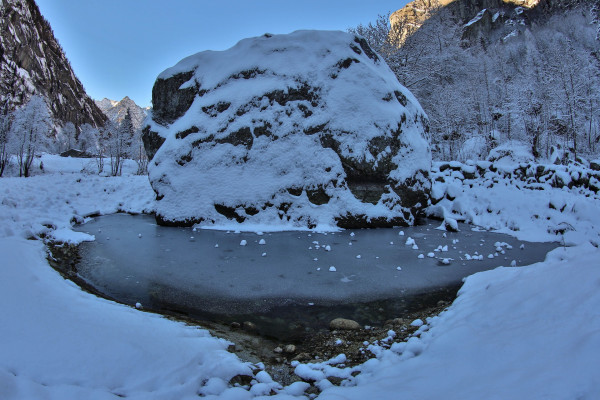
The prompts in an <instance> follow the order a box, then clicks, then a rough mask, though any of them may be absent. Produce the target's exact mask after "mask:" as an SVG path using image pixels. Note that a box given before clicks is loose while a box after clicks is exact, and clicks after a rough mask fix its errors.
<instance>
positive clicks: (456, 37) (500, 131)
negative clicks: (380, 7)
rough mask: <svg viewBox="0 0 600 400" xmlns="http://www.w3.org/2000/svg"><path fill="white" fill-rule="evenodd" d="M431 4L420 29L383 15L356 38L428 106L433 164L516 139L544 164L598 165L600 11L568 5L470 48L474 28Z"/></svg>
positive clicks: (474, 42)
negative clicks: (594, 160) (591, 161)
mask: <svg viewBox="0 0 600 400" xmlns="http://www.w3.org/2000/svg"><path fill="white" fill-rule="evenodd" d="M430 3H431V4H432V5H431V7H430V8H429V9H428V10H426V11H427V13H428V14H429V15H428V18H427V21H426V23H424V24H423V25H422V26H420V27H418V28H417V29H414V28H413V27H411V26H408V24H410V23H411V21H405V22H404V23H403V22H402V21H400V23H398V24H395V25H394V27H393V28H392V27H391V26H390V23H389V16H388V15H382V16H380V17H379V18H378V19H377V20H376V21H373V22H371V23H369V24H366V25H359V26H358V27H356V28H354V29H351V31H353V32H356V33H359V34H361V35H363V36H365V38H366V39H367V41H368V42H369V44H370V45H371V46H372V47H373V48H374V49H376V51H377V52H379V54H381V55H382V56H383V57H384V59H385V60H386V62H387V63H388V65H389V66H390V68H391V69H392V70H393V71H394V73H395V74H396V76H397V77H398V80H399V81H400V83H402V84H403V85H405V86H406V87H407V88H409V89H410V90H411V91H412V92H413V94H414V95H415V96H416V97H417V99H419V101H420V102H421V105H422V106H423V108H424V109H425V111H426V112H427V114H428V116H429V119H430V129H431V136H432V149H433V152H434V158H437V159H442V160H454V159H457V160H463V161H464V160H466V159H480V158H484V157H485V156H486V155H487V154H488V152H489V151H490V150H491V149H492V148H494V147H496V146H497V145H499V144H502V143H506V142H507V141H512V140H520V141H523V142H525V143H527V146H528V147H529V148H530V149H531V153H532V155H533V156H535V157H541V158H546V159H548V158H551V156H553V157H552V158H553V159H556V158H557V156H559V157H558V159H559V161H562V162H566V161H567V160H568V159H572V160H574V159H576V158H577V157H594V156H597V153H598V150H599V149H600V143H599V142H600V108H599V107H598V105H599V101H600V92H599V90H598V88H599V87H600V68H599V67H600V63H599V61H600V59H599V57H600V53H599V52H598V50H599V45H600V42H599V41H598V39H597V18H596V17H597V9H596V7H594V6H593V5H592V2H575V3H579V4H575V6H564V5H562V6H559V5H560V4H559V5H557V6H555V7H550V8H548V9H547V10H545V12H544V13H538V15H537V16H536V19H535V20H534V21H533V22H531V23H529V24H527V26H525V27H524V26H518V25H524V24H523V23H522V22H520V21H516V22H515V21H513V22H512V23H513V24H514V25H515V26H514V29H510V30H509V31H508V32H509V33H508V34H507V35H503V34H501V32H493V31H490V32H486V34H485V35H482V34H480V35H478V36H477V37H476V38H469V39H468V40H467V39H465V37H464V30H465V26H466V25H467V24H468V23H467V24H465V23H464V21H461V20H459V19H458V18H457V16H456V15H453V14H452V12H451V11H450V10H449V9H448V7H436V6H435V2H430ZM559 3H560V2H559ZM517 11H518V10H517ZM494 17H495V18H497V15H495V16H494ZM510 24H511V21H508V22H507V23H506V24H505V26H507V27H509V28H510ZM411 29H412V31H411V34H409V35H406V31H410V30H411ZM553 147H554V152H553V150H552V149H553ZM551 153H554V154H553V155H552V154H551Z"/></svg>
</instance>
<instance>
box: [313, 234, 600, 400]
mask: <svg viewBox="0 0 600 400" xmlns="http://www.w3.org/2000/svg"><path fill="white" fill-rule="evenodd" d="M599 256H600V252H599V251H598V249H597V248H595V247H593V246H591V245H583V246H580V247H577V248H570V249H564V248H559V249H556V250H554V251H553V252H552V253H550V254H549V256H548V258H547V260H546V261H545V262H544V263H540V264H536V265H533V266H530V267H527V268H498V269H496V270H493V271H486V272H480V273H478V274H475V275H473V276H471V277H469V278H467V280H466V282H465V285H464V286H463V288H462V289H461V290H460V294H459V297H458V299H457V300H456V301H455V302H454V303H453V305H452V306H451V307H450V308H449V310H448V311H446V312H444V313H443V314H441V315H440V316H439V317H435V318H433V319H430V320H429V330H427V331H424V332H423V333H422V334H421V335H420V338H419V339H417V338H416V337H415V338H412V339H411V340H410V341H409V342H410V345H409V344H406V345H404V346H394V347H392V349H393V350H387V351H384V352H382V353H381V354H380V356H379V357H378V360H379V362H377V363H367V364H365V365H364V366H363V368H362V374H361V375H359V376H358V377H357V378H356V380H355V381H353V382H352V384H351V385H356V386H352V387H340V388H330V389H328V390H326V391H325V392H324V393H323V394H322V395H321V396H320V397H319V399H339V398H344V399H364V398H377V399H415V398H419V399H441V398H443V399H463V400H468V399H516V398H519V399H575V398H589V399H592V398H597V397H598V395H600V375H598V374H597V373H596V371H597V366H598V360H597V353H598V349H600V335H599V334H598V332H599V331H600V316H599V315H598V312H597V310H598V306H599V305H600V290H598V289H599V284H600V267H599V265H598V259H599V258H598V257H599ZM416 348H418V349H419V350H418V351H417V352H418V353H420V354H419V355H417V356H415V354H414V352H412V351H411V350H413V349H416Z"/></svg>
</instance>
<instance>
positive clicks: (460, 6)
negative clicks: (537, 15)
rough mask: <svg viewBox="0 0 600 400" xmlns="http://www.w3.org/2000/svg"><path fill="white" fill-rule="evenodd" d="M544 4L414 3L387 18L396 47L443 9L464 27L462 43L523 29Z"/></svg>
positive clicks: (510, 0) (503, 0)
mask: <svg viewBox="0 0 600 400" xmlns="http://www.w3.org/2000/svg"><path fill="white" fill-rule="evenodd" d="M541 3H548V1H547V0H546V1H544V0H415V1H413V2H411V3H409V4H407V5H406V6H405V7H403V8H401V9H400V10H397V11H395V12H394V13H392V14H391V15H390V24H391V26H392V31H393V32H394V34H395V35H396V37H395V38H394V40H395V41H397V42H398V44H402V43H404V41H405V40H406V39H407V38H408V37H409V36H410V35H412V34H413V33H415V32H416V31H417V30H418V29H419V28H420V27H421V26H422V25H423V24H424V23H425V22H426V21H427V20H428V19H429V17H430V16H431V15H432V13H435V12H437V11H439V10H440V9H442V8H444V9H445V11H447V12H448V15H450V16H451V17H452V18H454V19H456V20H457V22H458V23H460V24H463V26H464V28H463V29H464V34H463V39H465V40H473V39H476V38H477V37H478V36H485V35H487V34H489V32H490V31H492V30H493V29H494V28H499V27H504V26H507V25H508V26H517V25H526V23H527V20H528V12H529V11H530V10H532V9H534V8H535V7H536V6H538V5H540V4H541Z"/></svg>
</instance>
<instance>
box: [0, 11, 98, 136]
mask: <svg viewBox="0 0 600 400" xmlns="http://www.w3.org/2000/svg"><path fill="white" fill-rule="evenodd" d="M0 16H1V18H0V101H1V102H4V101H5V100H7V101H8V102H9V104H11V105H12V106H13V107H16V106H19V105H21V104H23V103H25V102H27V100H29V98H30V97H31V95H32V94H34V93H36V94H40V95H42V96H43V97H44V98H45V99H46V101H47V103H48V105H49V107H50V111H51V113H52V116H53V117H54V119H55V121H56V122H57V123H58V124H59V125H64V124H65V123H66V122H72V123H74V124H75V125H76V126H81V125H83V124H85V123H88V124H91V125H94V126H101V125H103V124H104V121H105V120H106V117H105V116H104V114H102V112H101V111H100V109H99V108H98V107H97V106H96V104H95V103H94V102H93V101H92V99H90V98H89V97H88V96H87V94H86V93H85V89H84V88H83V86H82V84H81V82H80V81H79V79H78V78H77V77H76V76H75V73H74V72H73V70H72V68H71V65H70V63H69V61H68V60H67V58H66V56H65V54H64V52H63V50H62V48H61V47H60V44H59V43H58V42H57V40H56V38H55V37H54V33H53V32H52V28H51V27H50V24H49V23H48V21H46V20H45V19H44V17H43V16H42V15H41V14H40V10H39V9H38V7H37V5H36V4H35V1H34V0H3V1H2V2H1V3H0Z"/></svg>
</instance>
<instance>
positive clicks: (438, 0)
mask: <svg viewBox="0 0 600 400" xmlns="http://www.w3.org/2000/svg"><path fill="white" fill-rule="evenodd" d="M455 1H457V0H415V1H413V2H411V3H408V4H407V5H406V6H404V7H403V8H401V9H400V10H398V11H395V12H394V13H392V14H391V15H390V24H391V25H392V28H397V27H398V26H399V25H400V24H402V23H408V24H409V25H410V26H413V27H414V28H415V29H416V28H418V27H419V26H420V25H421V24H422V23H423V22H425V21H426V20H427V18H428V17H429V14H430V12H431V10H434V9H436V8H438V7H445V6H447V5H449V4H450V3H454V2H455ZM540 2H541V0H483V2H482V4H481V6H480V7H481V8H482V9H483V8H486V7H498V6H499V5H501V3H505V4H512V5H515V6H520V7H525V8H533V7H535V6H537V5H538V4H539V3H540ZM474 6H475V5H474Z"/></svg>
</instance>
